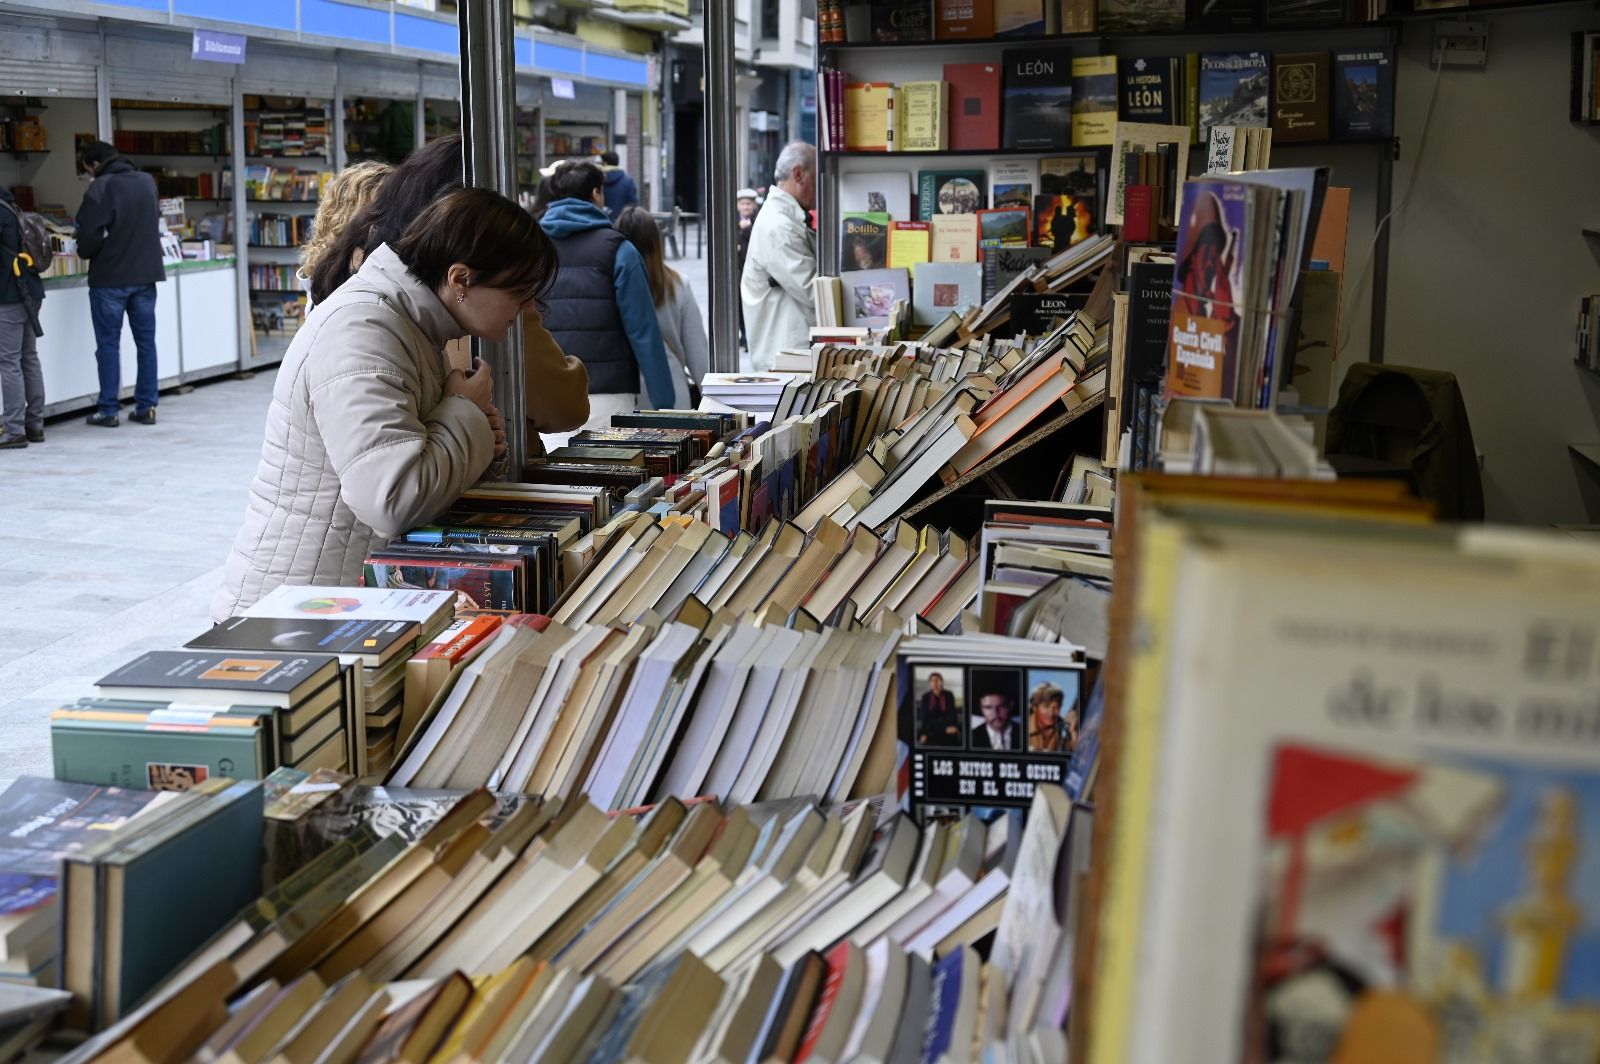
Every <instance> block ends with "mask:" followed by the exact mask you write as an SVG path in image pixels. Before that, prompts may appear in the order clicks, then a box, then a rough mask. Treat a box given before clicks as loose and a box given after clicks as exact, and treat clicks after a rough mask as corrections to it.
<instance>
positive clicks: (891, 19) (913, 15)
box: [872, 0, 933, 43]
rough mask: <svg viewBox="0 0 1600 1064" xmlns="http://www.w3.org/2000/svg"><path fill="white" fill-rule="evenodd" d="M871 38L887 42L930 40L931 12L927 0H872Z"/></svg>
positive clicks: (931, 36) (931, 37)
mask: <svg viewBox="0 0 1600 1064" xmlns="http://www.w3.org/2000/svg"><path fill="white" fill-rule="evenodd" d="M872 39H873V40H875V41H883V42H889V43H892V42H895V41H927V40H932V39H933V12H932V10H931V8H930V6H929V4H928V0H872Z"/></svg>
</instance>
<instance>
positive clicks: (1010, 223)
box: [978, 207, 1028, 254]
mask: <svg viewBox="0 0 1600 1064" xmlns="http://www.w3.org/2000/svg"><path fill="white" fill-rule="evenodd" d="M978 246H979V247H980V248H982V249H983V250H984V253H985V254H987V253H988V250H989V249H990V248H1025V247H1027V246H1028V208H1026V207H996V208H993V209H991V210H986V211H979V212H978Z"/></svg>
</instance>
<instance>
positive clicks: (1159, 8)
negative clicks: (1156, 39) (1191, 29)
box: [1095, 0, 1184, 33]
mask: <svg viewBox="0 0 1600 1064" xmlns="http://www.w3.org/2000/svg"><path fill="white" fill-rule="evenodd" d="M1183 19H1184V0H1099V3H1098V7H1097V9H1096V20H1097V25H1096V26H1095V28H1096V29H1097V30H1114V31H1117V32H1139V33H1155V32H1170V31H1173V30H1181V29H1183Z"/></svg>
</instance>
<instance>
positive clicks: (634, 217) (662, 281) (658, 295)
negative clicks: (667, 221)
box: [617, 206, 682, 307]
mask: <svg viewBox="0 0 1600 1064" xmlns="http://www.w3.org/2000/svg"><path fill="white" fill-rule="evenodd" d="M617 230H618V231H619V232H620V233H622V235H623V236H625V237H627V238H628V240H629V242H630V243H632V244H633V246H634V247H636V248H638V249H639V257H640V258H641V259H643V260H644V275H645V277H647V278H649V280H650V298H651V299H652V300H654V301H655V304H656V306H658V307H659V306H661V305H662V304H663V303H665V302H666V301H667V300H668V299H670V298H672V297H673V296H674V295H676V294H677V292H678V282H679V281H681V280H682V278H680V277H679V276H678V275H677V273H675V272H674V271H673V270H672V269H670V268H669V267H668V266H667V256H666V253H665V251H663V249H662V247H661V229H660V228H659V227H658V226H657V225H656V220H655V219H654V218H652V217H650V212H649V211H647V210H643V209H641V208H639V207H637V206H633V207H627V208H625V209H624V210H623V212H622V213H621V214H620V215H618V216H617Z"/></svg>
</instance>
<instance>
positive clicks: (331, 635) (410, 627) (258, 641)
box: [184, 617, 421, 666]
mask: <svg viewBox="0 0 1600 1064" xmlns="http://www.w3.org/2000/svg"><path fill="white" fill-rule="evenodd" d="M420 631H421V628H420V627H419V626H418V625H416V624H414V623H412V622H409V621H347V620H332V619H329V618H322V617H294V618H284V617H230V618H228V619H227V620H225V621H223V622H222V623H221V624H219V625H217V626H216V627H215V628H212V629H211V630H210V631H209V632H206V633H205V634H203V635H199V636H196V637H195V638H193V639H191V640H189V642H188V643H186V644H184V645H185V646H187V647H188V648H189V649H191V650H272V651H278V652H282V653H300V654H359V655H361V656H362V657H364V658H366V659H368V662H369V664H372V665H374V666H376V665H381V664H384V663H387V662H388V661H389V660H390V659H392V658H393V657H394V656H395V655H397V654H399V653H401V652H402V651H406V650H409V649H410V648H411V647H412V646H414V645H415V644H416V641H417V635H418V633H419V632H420Z"/></svg>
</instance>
